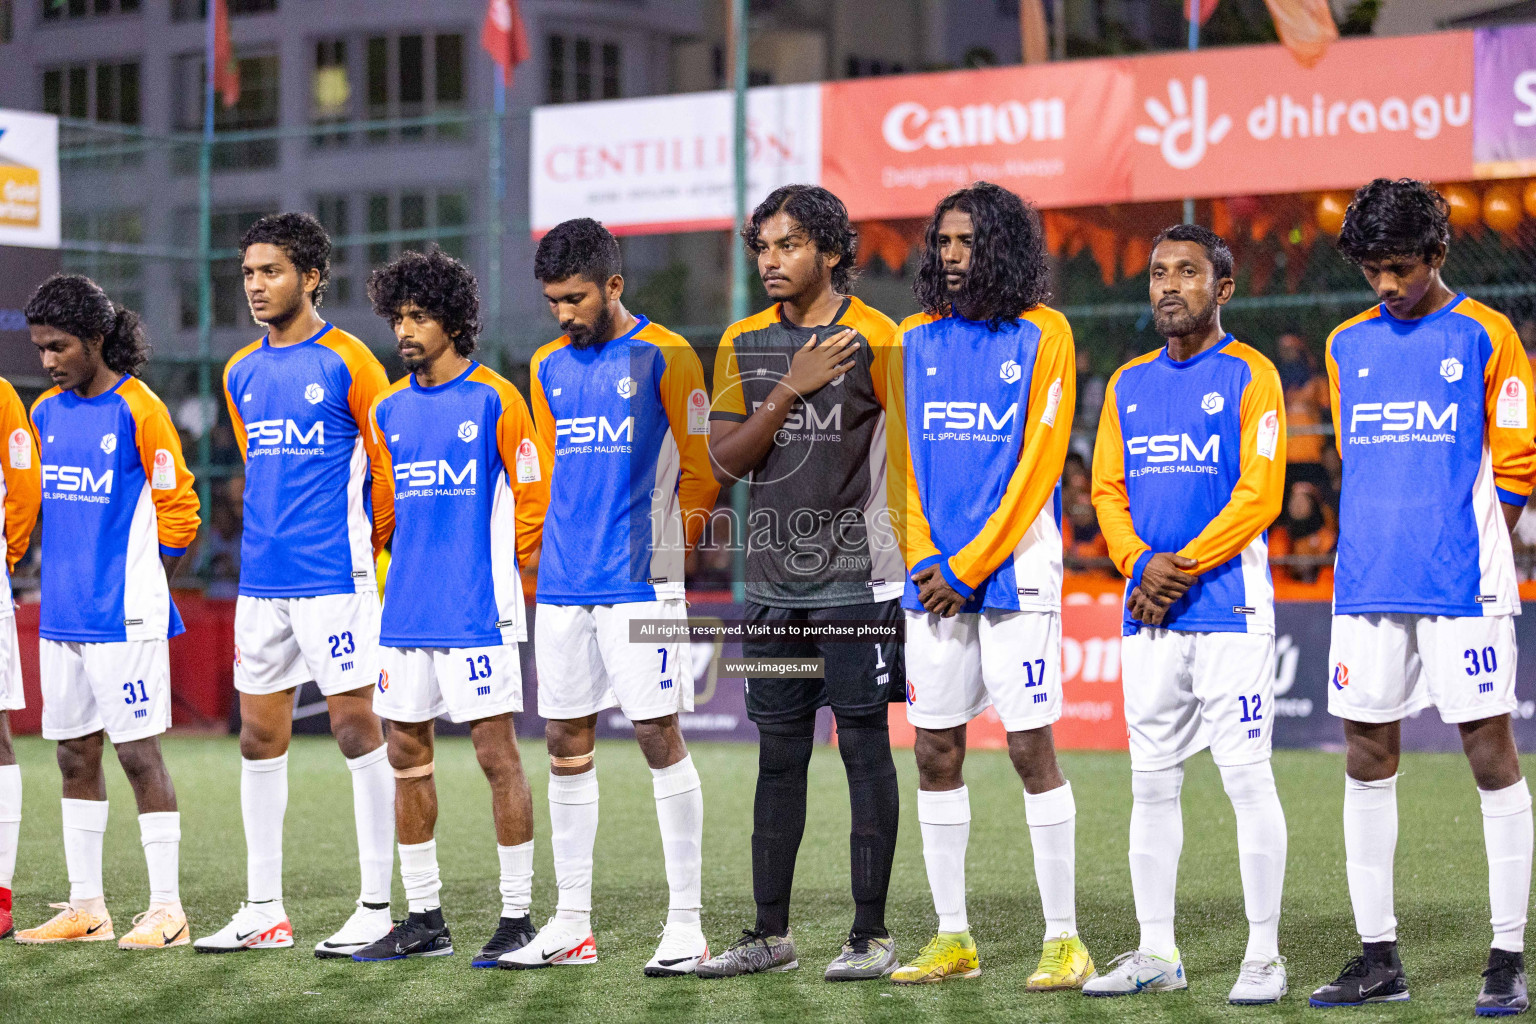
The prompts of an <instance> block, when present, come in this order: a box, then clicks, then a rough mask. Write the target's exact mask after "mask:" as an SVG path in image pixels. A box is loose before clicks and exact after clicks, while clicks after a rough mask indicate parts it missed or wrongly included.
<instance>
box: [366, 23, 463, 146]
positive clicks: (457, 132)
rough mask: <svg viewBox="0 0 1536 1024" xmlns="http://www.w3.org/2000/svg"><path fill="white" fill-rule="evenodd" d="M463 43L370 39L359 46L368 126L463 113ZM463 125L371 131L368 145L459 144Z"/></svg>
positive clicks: (455, 36)
mask: <svg viewBox="0 0 1536 1024" xmlns="http://www.w3.org/2000/svg"><path fill="white" fill-rule="evenodd" d="M464 39H465V36H464V34H463V33H460V32H444V33H438V34H435V35H420V34H415V33H408V34H404V35H396V36H370V37H369V38H368V39H367V40H366V41H365V42H364V43H363V45H362V47H361V51H362V53H363V68H362V82H363V92H364V96H365V108H364V116H366V117H367V119H368V120H370V121H383V120H393V119H395V118H413V117H425V116H427V115H430V114H440V113H458V112H461V111H463V110H464V109H465V106H466V104H465V99H466V89H465V74H464V65H465V57H464ZM465 134H466V128H465V125H463V124H443V125H436V126H434V127H433V128H426V127H423V126H420V125H413V126H409V127H405V128H398V129H374V130H371V131H369V132H368V134H367V138H368V141H370V142H387V141H389V140H391V139H395V138H398V139H424V138H428V137H435V138H439V139H458V138H463V137H464V136H465Z"/></svg>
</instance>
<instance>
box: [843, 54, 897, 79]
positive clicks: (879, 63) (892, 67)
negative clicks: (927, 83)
mask: <svg viewBox="0 0 1536 1024" xmlns="http://www.w3.org/2000/svg"><path fill="white" fill-rule="evenodd" d="M906 70H907V68H906V65H904V64H902V63H901V61H886V60H881V59H880V58H879V57H855V56H853V55H852V54H849V56H848V63H847V71H848V77H849V78H872V77H874V76H876V75H900V74H905V73H906Z"/></svg>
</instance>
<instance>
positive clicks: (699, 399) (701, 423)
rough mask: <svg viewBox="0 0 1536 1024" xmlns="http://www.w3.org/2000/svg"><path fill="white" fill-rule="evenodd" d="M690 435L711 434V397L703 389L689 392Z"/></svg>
mask: <svg viewBox="0 0 1536 1024" xmlns="http://www.w3.org/2000/svg"><path fill="white" fill-rule="evenodd" d="M688 433H690V434H708V433H709V396H708V395H706V394H705V393H704V389H703V388H694V389H693V390H692V391H690V392H688Z"/></svg>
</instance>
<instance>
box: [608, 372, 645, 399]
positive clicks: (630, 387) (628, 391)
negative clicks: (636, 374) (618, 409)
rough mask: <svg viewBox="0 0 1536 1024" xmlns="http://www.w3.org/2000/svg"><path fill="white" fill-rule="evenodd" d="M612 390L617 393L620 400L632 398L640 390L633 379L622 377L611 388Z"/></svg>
mask: <svg viewBox="0 0 1536 1024" xmlns="http://www.w3.org/2000/svg"><path fill="white" fill-rule="evenodd" d="M613 389H614V390H615V391H617V392H618V393H619V397H620V398H634V397H635V395H636V393H638V392H639V390H640V385H638V384H636V383H635V378H633V377H624V378H622V379H621V380H620V381H619V382H618V383H617V384H615V385H614V386H613Z"/></svg>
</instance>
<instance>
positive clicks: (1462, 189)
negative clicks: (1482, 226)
mask: <svg viewBox="0 0 1536 1024" xmlns="http://www.w3.org/2000/svg"><path fill="white" fill-rule="evenodd" d="M1440 194H1441V195H1443V196H1445V201H1446V202H1447V203H1448V204H1450V207H1451V226H1452V227H1455V228H1460V229H1461V230H1463V231H1466V230H1468V229H1470V228H1474V227H1476V226H1477V225H1478V224H1479V223H1481V221H1482V216H1483V209H1482V204H1481V203H1480V202H1478V199H1477V193H1476V192H1475V191H1473V190H1472V189H1470V188H1468V187H1467V186H1465V185H1443V186H1441V188H1440Z"/></svg>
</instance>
